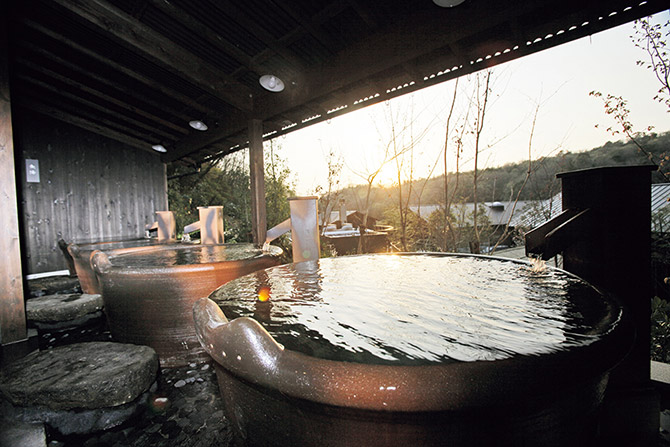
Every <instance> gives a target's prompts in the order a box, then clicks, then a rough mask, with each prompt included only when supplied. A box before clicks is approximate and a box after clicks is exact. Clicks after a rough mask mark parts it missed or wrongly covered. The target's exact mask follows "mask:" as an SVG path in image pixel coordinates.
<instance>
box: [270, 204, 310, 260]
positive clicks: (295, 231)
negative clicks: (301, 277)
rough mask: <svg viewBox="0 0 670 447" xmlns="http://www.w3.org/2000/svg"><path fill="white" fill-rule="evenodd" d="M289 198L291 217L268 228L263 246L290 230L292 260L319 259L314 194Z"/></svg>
mask: <svg viewBox="0 0 670 447" xmlns="http://www.w3.org/2000/svg"><path fill="white" fill-rule="evenodd" d="M288 200H289V206H290V208H291V217H290V218H288V219H286V220H285V221H283V222H281V223H280V224H278V225H276V226H274V227H272V228H270V229H269V230H268V232H267V237H266V239H265V243H264V244H263V248H264V249H265V248H266V247H267V246H268V245H269V244H270V242H272V241H273V240H275V239H277V238H278V237H279V236H281V235H282V234H284V233H288V231H289V230H290V231H291V245H292V247H293V262H301V261H313V260H316V259H319V253H320V244H319V211H318V204H317V201H318V198H317V197H315V196H308V197H292V198H290V199H288Z"/></svg>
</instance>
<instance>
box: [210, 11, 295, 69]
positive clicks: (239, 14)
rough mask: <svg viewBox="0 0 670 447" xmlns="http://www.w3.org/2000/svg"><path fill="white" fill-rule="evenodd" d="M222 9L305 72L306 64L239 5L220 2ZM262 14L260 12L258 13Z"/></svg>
mask: <svg viewBox="0 0 670 447" xmlns="http://www.w3.org/2000/svg"><path fill="white" fill-rule="evenodd" d="M220 4H221V9H223V10H225V11H226V14H229V15H230V16H231V17H232V18H233V19H234V20H235V21H236V22H237V23H238V24H240V25H241V26H242V27H244V28H245V29H246V30H247V31H249V32H250V33H251V34H253V35H254V36H255V37H256V38H257V39H259V40H260V41H261V42H263V43H264V44H265V45H267V47H268V48H269V49H271V50H272V51H274V52H276V53H277V54H279V55H280V56H281V57H283V58H284V59H286V61H287V62H288V63H289V64H291V65H292V66H293V68H294V69H296V70H304V69H305V64H304V63H303V61H302V60H301V59H300V58H298V57H296V55H295V54H293V52H291V51H290V50H289V49H288V48H286V46H284V45H282V44H280V43H279V42H278V41H277V39H275V38H274V36H272V35H271V34H270V33H268V32H267V31H266V30H264V29H263V28H261V27H260V26H258V24H257V23H256V22H254V20H253V18H252V17H249V16H247V15H246V14H245V13H244V12H243V11H242V10H241V9H240V8H239V7H238V5H237V3H234V2H231V1H229V0H224V1H222V2H220ZM257 13H258V14H260V13H261V12H260V11H257Z"/></svg>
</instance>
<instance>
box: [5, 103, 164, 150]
mask: <svg viewBox="0 0 670 447" xmlns="http://www.w3.org/2000/svg"><path fill="white" fill-rule="evenodd" d="M16 102H17V104H19V105H20V106H23V107H26V108H27V109H30V110H33V111H35V112H38V113H42V114H44V115H48V116H51V117H52V118H55V119H57V120H60V121H63V122H66V123H69V124H72V125H73V126H77V127H81V128H82V129H86V130H88V131H90V132H93V133H96V134H99V135H103V136H106V137H108V138H111V139H112V140H116V141H119V142H121V143H124V144H127V145H129V146H132V147H135V148H137V149H141V150H143V151H147V152H150V153H153V154H155V153H156V152H155V151H154V150H153V149H151V143H149V142H147V141H142V140H140V139H137V138H133V137H131V136H129V135H127V134H126V133H123V132H118V131H116V130H113V129H110V128H107V127H105V126H101V125H100V124H99V123H94V122H92V121H90V120H88V119H86V118H83V117H81V116H75V115H71V114H69V113H67V112H64V111H63V110H62V109H61V108H59V107H55V106H48V105H46V104H43V103H40V102H37V101H34V100H30V99H28V98H27V97H21V98H19V99H18V100H17V101H16Z"/></svg>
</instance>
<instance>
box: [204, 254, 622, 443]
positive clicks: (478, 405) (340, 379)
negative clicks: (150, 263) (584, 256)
mask: <svg viewBox="0 0 670 447" xmlns="http://www.w3.org/2000/svg"><path fill="white" fill-rule="evenodd" d="M193 313H194V319H195V324H196V331H197V333H198V338H199V339H200V342H201V343H202V345H203V347H204V348H205V349H206V350H207V351H208V352H209V354H210V355H211V356H212V357H213V358H214V360H215V366H216V371H217V376H218V381H219V388H220V391H221V393H222V395H223V398H224V402H225V403H226V405H227V417H228V418H229V419H230V420H231V421H232V423H233V429H234V431H235V434H236V437H237V439H238V440H239V441H240V442H243V443H246V444H249V445H301V446H305V445H313V446H317V445H319V446H320V445H342V446H344V445H365V446H377V445H380V446H381V445H384V446H387V445H398V446H407V445H449V446H465V445H467V446H471V445H515V446H516V445H543V446H547V445H549V446H551V445H555V446H558V445H580V444H581V445H589V443H590V442H592V441H593V438H594V436H595V433H596V430H597V418H598V409H599V406H600V404H601V401H602V397H603V393H604V391H605V388H606V385H607V380H608V371H609V370H610V369H611V368H613V367H614V366H615V365H616V364H617V363H618V362H619V361H621V359H622V358H623V357H624V356H625V355H626V353H627V351H628V349H629V347H630V345H631V343H632V338H633V333H632V328H631V325H630V323H629V322H628V319H627V318H625V314H624V313H623V310H622V308H621V307H620V305H619V304H618V302H616V301H615V300H613V299H612V298H610V297H608V296H604V295H603V294H601V293H599V292H598V291H597V290H596V289H594V288H593V287H592V286H590V285H589V284H587V283H585V282H583V281H582V280H580V279H578V278H576V277H575V276H573V275H571V274H569V273H567V272H564V271H562V270H556V269H551V268H548V269H546V270H544V271H542V272H535V271H533V269H532V268H531V265H530V264H527V263H523V262H519V261H512V260H504V259H496V258H488V257H478V256H458V255H427V254H403V255H380V254H377V255H366V256H351V257H347V256H345V257H338V258H329V259H321V260H318V261H309V262H302V263H295V264H288V265H283V266H279V267H274V268H270V269H266V270H263V271H258V272H256V273H253V274H251V275H247V276H245V277H242V278H239V279H237V280H234V281H231V282H230V283H228V284H226V285H224V286H222V287H221V288H219V289H218V290H217V291H215V292H214V293H212V295H210V297H209V298H208V299H201V300H199V301H198V302H196V304H195V306H194V309H193Z"/></svg>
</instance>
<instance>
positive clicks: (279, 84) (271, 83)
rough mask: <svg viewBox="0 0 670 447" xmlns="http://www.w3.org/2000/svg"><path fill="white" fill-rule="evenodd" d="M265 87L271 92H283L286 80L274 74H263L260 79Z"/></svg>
mask: <svg viewBox="0 0 670 447" xmlns="http://www.w3.org/2000/svg"><path fill="white" fill-rule="evenodd" d="M258 82H260V84H261V85H262V86H263V88H264V89H266V90H270V91H271V92H281V91H282V90H284V81H282V80H281V79H279V78H278V77H277V76H273V75H263V76H261V78H260V79H259V80H258Z"/></svg>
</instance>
